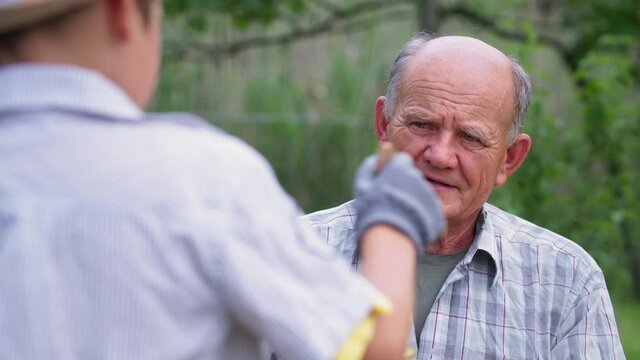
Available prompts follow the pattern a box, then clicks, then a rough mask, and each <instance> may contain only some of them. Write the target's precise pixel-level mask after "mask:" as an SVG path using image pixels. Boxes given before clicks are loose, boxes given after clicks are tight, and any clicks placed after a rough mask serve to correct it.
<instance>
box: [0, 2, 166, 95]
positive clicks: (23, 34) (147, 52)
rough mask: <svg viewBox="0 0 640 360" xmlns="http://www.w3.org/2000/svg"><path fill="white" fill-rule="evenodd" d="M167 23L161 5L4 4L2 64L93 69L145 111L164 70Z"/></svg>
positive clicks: (1, 16) (0, 37)
mask: <svg viewBox="0 0 640 360" xmlns="http://www.w3.org/2000/svg"><path fill="white" fill-rule="evenodd" d="M161 20H162V1H161V0H0V65H8V64H16V63H27V62H28V63H45V64H58V65H71V66H80V67H84V68H88V69H92V70H95V71H98V72H100V73H102V74H103V75H104V76H106V77H107V78H109V79H110V80H111V81H113V82H115V83H116V84H117V85H118V86H120V88H122V90H123V91H125V92H126V93H127V94H128V95H129V96H130V97H131V98H132V99H133V100H134V101H135V102H136V103H137V104H138V105H139V106H140V107H144V106H145V105H146V103H147V102H148V100H149V99H150V98H151V95H152V94H153V90H154V88H155V84H156V78H157V74H158V70H159V67H160V52H161V42H162V39H161V32H160V25H161Z"/></svg>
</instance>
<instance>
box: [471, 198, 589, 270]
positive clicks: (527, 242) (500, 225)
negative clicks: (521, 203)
mask: <svg viewBox="0 0 640 360" xmlns="http://www.w3.org/2000/svg"><path fill="white" fill-rule="evenodd" d="M484 210H485V212H486V214H487V217H488V218H489V219H490V220H491V223H492V226H493V231H494V233H495V235H496V236H497V237H499V240H500V241H502V242H503V243H504V244H506V246H508V247H509V249H511V250H512V251H513V252H515V253H518V256H520V255H521V254H522V253H523V252H524V251H531V252H534V251H535V254H536V256H535V258H537V261H546V262H551V261H560V260H559V259H566V260H569V261H571V262H572V263H575V265H576V266H580V267H582V268H583V269H584V270H587V269H590V270H592V271H600V268H599V266H598V265H597V263H596V262H595V260H594V259H593V257H591V255H589V253H587V251H586V250H584V248H582V246H580V245H579V244H577V243H576V242H574V241H573V240H570V239H568V238H567V237H565V236H562V235H560V234H558V233H555V232H554V231H552V230H549V229H547V228H544V227H542V226H540V225H537V224H534V223H532V222H530V221H528V220H525V219H523V218H521V217H519V216H517V215H514V214H512V213H509V212H507V211H505V210H502V209H500V208H498V207H496V206H494V205H490V204H485V207H484ZM505 250H506V249H505Z"/></svg>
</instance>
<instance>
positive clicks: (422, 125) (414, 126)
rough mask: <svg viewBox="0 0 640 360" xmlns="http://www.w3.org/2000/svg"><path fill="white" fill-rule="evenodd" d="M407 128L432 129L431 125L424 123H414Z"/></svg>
mask: <svg viewBox="0 0 640 360" xmlns="http://www.w3.org/2000/svg"><path fill="white" fill-rule="evenodd" d="M409 126H411V127H412V128H415V129H420V130H426V129H433V126H432V125H431V124H429V123H427V122H424V121H414V122H412V123H410V124H409Z"/></svg>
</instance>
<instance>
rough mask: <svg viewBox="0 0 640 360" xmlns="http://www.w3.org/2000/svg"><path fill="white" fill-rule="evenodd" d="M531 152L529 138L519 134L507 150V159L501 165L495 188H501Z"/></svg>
mask: <svg viewBox="0 0 640 360" xmlns="http://www.w3.org/2000/svg"><path fill="white" fill-rule="evenodd" d="M529 150H531V137H530V136H529V135H527V134H520V135H518V137H516V141H515V142H514V143H513V144H512V145H511V146H509V148H508V149H507V157H506V159H505V161H504V163H503V164H502V167H501V169H500V172H499V173H498V176H497V177H496V183H495V186H502V185H503V184H504V183H505V182H507V178H508V177H509V176H511V174H513V173H514V172H515V171H516V170H518V168H519V167H520V165H522V163H523V162H524V159H526V158H527V154H529Z"/></svg>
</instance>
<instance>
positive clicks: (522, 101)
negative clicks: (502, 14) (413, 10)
mask: <svg viewBox="0 0 640 360" xmlns="http://www.w3.org/2000/svg"><path fill="white" fill-rule="evenodd" d="M435 38H436V36H434V35H431V34H429V33H427V32H420V33H418V34H416V35H414V36H413V38H411V40H409V41H408V42H406V43H405V44H404V45H403V46H402V48H401V49H400V52H399V53H398V56H397V57H396V60H395V61H394V62H393V64H392V65H391V71H390V74H389V83H388V85H387V94H386V97H387V100H386V101H385V103H384V115H385V116H386V117H387V119H391V118H392V117H393V115H394V114H395V105H396V102H397V100H398V87H399V86H400V81H401V78H402V74H403V73H404V71H405V70H406V68H407V64H408V63H409V60H411V58H412V57H413V56H414V55H415V54H416V53H418V51H420V49H422V48H423V47H424V46H425V45H426V44H427V43H428V42H429V41H430V40H433V39H435ZM508 58H509V60H510V61H511V71H512V74H513V83H514V84H513V85H514V89H515V91H514V101H513V103H514V105H515V106H514V107H515V108H514V111H513V119H512V123H511V127H510V129H509V132H508V134H507V143H508V144H509V145H511V144H513V143H514V142H515V140H516V137H517V136H518V134H520V133H522V130H523V128H524V119H525V116H526V114H527V108H528V107H529V99H530V98H531V82H530V81H529V76H528V75H527V73H526V72H525V71H524V69H523V68H522V65H521V64H520V61H518V59H517V58H516V57H514V56H509V57H508Z"/></svg>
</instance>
